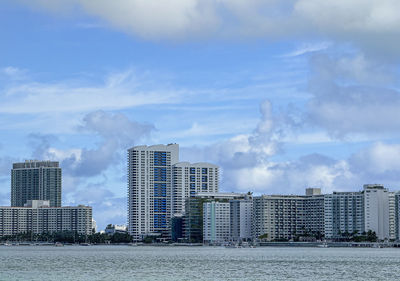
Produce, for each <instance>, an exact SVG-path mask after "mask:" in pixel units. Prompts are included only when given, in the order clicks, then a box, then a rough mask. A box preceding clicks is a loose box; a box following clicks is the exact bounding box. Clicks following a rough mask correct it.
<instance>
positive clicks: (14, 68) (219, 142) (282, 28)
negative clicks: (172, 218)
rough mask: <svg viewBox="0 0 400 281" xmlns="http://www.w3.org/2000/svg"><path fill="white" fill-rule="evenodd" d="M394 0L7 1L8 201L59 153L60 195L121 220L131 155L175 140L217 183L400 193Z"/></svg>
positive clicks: (3, 32)
mask: <svg viewBox="0 0 400 281" xmlns="http://www.w3.org/2000/svg"><path fill="white" fill-rule="evenodd" d="M399 9H400V3H398V1H394V0H380V1H377V0H369V1H365V0H363V1H361V0H353V1H338V0H335V1H334V0H327V1H317V0H291V1H289V0H282V1H275V0H268V1H267V0H246V1H244V0H230V1H228V0H203V1H199V0H185V1H183V0H170V1H149V0H147V1H143V0H130V1H128V0H115V1H112V3H111V2H110V1H106V0H98V1H90V0H59V1H50V0H31V1H27V0H26V1H25V0H17V1H15V0H14V1H11V0H3V1H1V4H0V15H1V16H0V38H1V39H0V40H1V41H0V54H1V55H0V135H1V139H0V204H2V205H8V204H9V201H10V200H9V197H10V169H11V165H12V163H13V162H16V161H24V160H25V159H32V158H34V159H50V160H57V161H60V163H61V165H62V168H63V204H65V205H67V204H81V203H83V204H90V205H92V206H93V208H94V218H95V219H96V220H97V221H98V223H99V226H100V227H101V228H103V227H104V226H105V225H106V224H108V223H124V222H125V221H126V197H125V196H126V149H127V148H129V147H132V146H134V145H139V144H158V143H164V144H166V143H179V144H180V147H181V153H180V159H181V160H183V161H191V162H199V161H208V162H212V163H215V164H218V165H220V167H221V170H222V172H221V190H222V191H237V192H247V191H249V190H251V191H254V193H255V194H273V193H284V194H301V193H303V192H304V188H306V187H309V186H311V187H321V188H322V190H323V191H324V192H327V193H328V192H332V191H333V190H338V191H339V190H359V189H361V188H362V185H363V184H364V183H382V184H384V185H386V186H387V187H389V188H390V189H392V190H398V189H399V180H400V164H399V163H400V162H399V159H400V138H399V137H400V133H399V132H400V130H399V129H400V118H399V117H400V113H399V109H400V94H399V58H400V51H399V50H400V48H399V47H400V40H399V39H398V38H400V34H399V33H400V15H399V14H398V13H396V11H398V10H399Z"/></svg>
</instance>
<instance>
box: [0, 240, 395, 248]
mask: <svg viewBox="0 0 400 281" xmlns="http://www.w3.org/2000/svg"><path fill="white" fill-rule="evenodd" d="M0 246H53V247H62V246H133V247H148V246H153V247H226V248H250V247H248V246H241V245H238V244H236V245H235V244H233V245H232V244H230V245H225V244H224V245H204V244H201V243H150V244H145V243H115V244H107V243H102V244H90V243H81V244H79V243H47V242H12V241H10V242H6V243H0ZM252 247H255V248H258V247H302V248H349V247H357V248H400V242H259V243H257V244H255V246H252Z"/></svg>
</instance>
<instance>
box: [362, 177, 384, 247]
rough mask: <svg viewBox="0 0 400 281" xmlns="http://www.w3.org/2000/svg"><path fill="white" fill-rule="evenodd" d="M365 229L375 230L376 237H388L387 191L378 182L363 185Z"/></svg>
mask: <svg viewBox="0 0 400 281" xmlns="http://www.w3.org/2000/svg"><path fill="white" fill-rule="evenodd" d="M363 194H364V220H365V223H364V225H365V231H368V230H372V231H375V233H376V236H377V237H378V239H381V240H383V239H389V238H390V235H389V232H390V231H389V230H390V229H389V191H388V190H387V189H386V188H384V186H383V185H379V184H365V185H364V190H363Z"/></svg>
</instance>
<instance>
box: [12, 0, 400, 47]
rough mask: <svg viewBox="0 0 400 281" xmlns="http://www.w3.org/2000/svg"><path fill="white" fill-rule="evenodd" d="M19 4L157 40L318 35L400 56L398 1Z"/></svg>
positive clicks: (65, 0)
mask: <svg viewBox="0 0 400 281" xmlns="http://www.w3.org/2000/svg"><path fill="white" fill-rule="evenodd" d="M19 1H22V2H23V3H26V4H27V5H31V6H33V7H35V8H37V7H42V8H44V9H46V10H49V11H52V12H55V13H66V11H67V12H68V11H69V12H70V13H72V12H74V11H75V10H76V9H78V7H79V8H80V9H81V10H83V11H85V12H86V13H87V14H89V15H92V16H95V17H98V18H100V19H101V20H104V21H105V22H107V23H109V24H110V25H111V26H113V27H115V28H118V29H121V30H124V31H126V32H129V33H133V34H135V35H138V36H140V37H143V38H147V39H153V40H159V39H177V38H178V39H179V38H182V39H184V38H198V37H218V38H221V37H231V38H232V37H233V38H238V37H240V38H243V37H273V38H276V37H287V36H293V35H295V36H303V37H309V36H310V35H318V36H320V37H321V38H324V37H325V38H326V37H328V38H330V39H339V40H344V41H349V42H355V43H357V44H360V45H361V46H366V47H367V48H368V49H374V48H379V49H385V50H386V51H388V52H392V53H395V54H398V49H399V48H398V47H399V45H400V40H399V39H398V38H400V37H399V35H400V29H399V26H400V14H399V13H398V11H399V10H400V3H399V1H397V0H368V1H365V0H353V1H347V0H326V1H319V0H295V1H291V0H280V1H278V0H169V1H167V0H161V1H155V0H114V1H112V2H110V1H107V0H97V1H92V0H62V1H49V0H33V1H26V0H19ZM96 24H97V22H96ZM377 39H378V40H377Z"/></svg>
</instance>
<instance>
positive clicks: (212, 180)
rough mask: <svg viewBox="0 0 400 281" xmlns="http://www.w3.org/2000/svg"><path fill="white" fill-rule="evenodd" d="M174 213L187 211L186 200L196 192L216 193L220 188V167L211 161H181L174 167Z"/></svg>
mask: <svg viewBox="0 0 400 281" xmlns="http://www.w3.org/2000/svg"><path fill="white" fill-rule="evenodd" d="M173 172H174V174H173V191H172V192H173V202H172V208H173V209H172V214H173V215H176V216H179V215H183V214H184V213H185V200H186V198H189V197H194V196H195V194H196V193H200V192H203V193H207V192H211V193H216V192H218V191H219V190H218V189H219V185H218V182H219V177H218V174H219V169H218V166H217V165H213V164H210V163H194V164H191V163H189V162H179V163H177V164H175V165H174V167H173Z"/></svg>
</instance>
